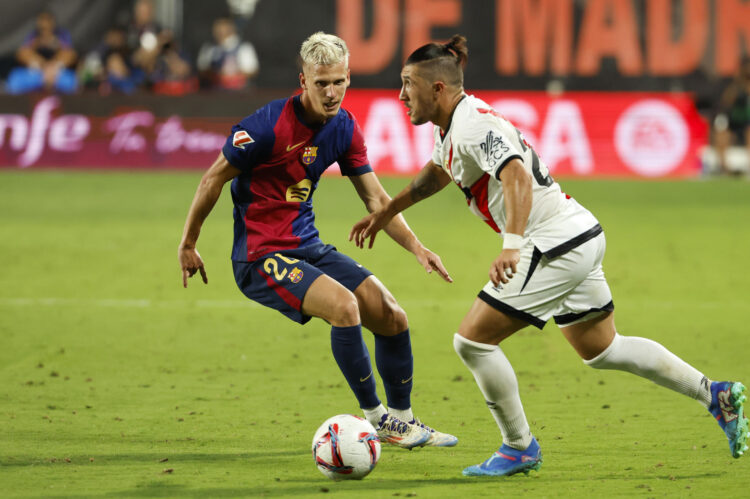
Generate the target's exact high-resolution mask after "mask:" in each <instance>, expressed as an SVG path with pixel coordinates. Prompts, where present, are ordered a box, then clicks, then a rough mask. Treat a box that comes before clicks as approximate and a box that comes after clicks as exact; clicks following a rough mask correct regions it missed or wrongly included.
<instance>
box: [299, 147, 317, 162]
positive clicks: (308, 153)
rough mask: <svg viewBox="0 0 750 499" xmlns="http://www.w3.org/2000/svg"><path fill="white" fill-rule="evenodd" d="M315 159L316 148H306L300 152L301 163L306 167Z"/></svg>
mask: <svg viewBox="0 0 750 499" xmlns="http://www.w3.org/2000/svg"><path fill="white" fill-rule="evenodd" d="M317 157H318V148H317V147H316V146H307V147H305V148H304V149H303V150H302V162H303V163H304V164H306V165H311V164H312V163H313V161H315V158H317Z"/></svg>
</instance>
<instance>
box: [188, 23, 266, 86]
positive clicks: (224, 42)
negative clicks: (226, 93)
mask: <svg viewBox="0 0 750 499" xmlns="http://www.w3.org/2000/svg"><path fill="white" fill-rule="evenodd" d="M213 36H214V43H206V44H204V45H203V46H202V47H201V50H200V53H199V54H198V71H199V72H200V77H201V85H202V86H204V87H208V88H220V89H225V90H239V89H242V88H245V87H246V86H247V84H248V82H249V81H250V80H252V79H253V78H254V77H255V76H256V75H257V74H258V55H257V54H256V53H255V48H254V47H253V45H252V44H251V43H250V42H243V41H242V40H240V37H239V35H238V34H237V29H236V27H235V25H234V22H233V21H232V20H231V19H229V18H226V17H222V18H219V19H216V20H215V21H214V24H213Z"/></svg>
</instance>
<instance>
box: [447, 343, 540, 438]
mask: <svg viewBox="0 0 750 499" xmlns="http://www.w3.org/2000/svg"><path fill="white" fill-rule="evenodd" d="M453 348H455V349H456V353H457V354H458V356H459V357H461V360H462V361H463V362H464V364H466V367H468V368H469V370H470V371H471V373H472V374H473V375H474V379H475V380H476V382H477V385H479V389H480V390H481V391H482V395H484V399H485V400H486V401H487V407H489V409H490V412H491V413H492V416H493V417H494V418H495V421H496V422H497V426H498V427H499V428H500V431H501V432H502V434H503V443H504V444H506V445H509V446H510V447H513V448H515V449H519V450H525V449H526V448H527V447H528V446H529V444H531V438H532V436H531V430H530V429H529V423H528V422H527V421H526V415H525V414H524V412H523V405H521V397H520V395H519V393H518V381H517V380H516V374H515V373H514V372H513V368H512V367H511V365H510V362H508V359H507V358H506V357H505V354H503V351H502V350H500V347H496V346H494V345H487V344H485V343H477V342H476V341H471V340H467V339H466V338H464V337H463V336H461V335H460V334H458V333H457V334H455V335H454V336H453Z"/></svg>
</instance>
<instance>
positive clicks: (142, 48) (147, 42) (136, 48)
mask: <svg viewBox="0 0 750 499" xmlns="http://www.w3.org/2000/svg"><path fill="white" fill-rule="evenodd" d="M161 32H162V29H161V26H160V25H159V23H157V22H156V20H155V18H154V2H153V0H137V1H136V2H135V4H134V5H133V19H132V21H131V23H130V25H129V26H128V33H127V45H128V48H129V49H130V51H131V53H132V54H133V62H134V63H135V65H136V66H138V67H140V68H141V69H143V70H144V71H146V72H150V71H151V70H152V69H153V66H154V64H155V63H156V58H157V57H158V56H159V51H160V40H159V35H160V33H161Z"/></svg>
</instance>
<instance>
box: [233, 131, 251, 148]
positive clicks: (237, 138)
mask: <svg viewBox="0 0 750 499" xmlns="http://www.w3.org/2000/svg"><path fill="white" fill-rule="evenodd" d="M253 142H255V140H253V138H252V137H251V136H250V134H249V133H247V132H246V131H245V130H240V131H238V132H234V137H232V145H233V146H234V147H236V148H237V149H242V150H243V151H244V150H245V146H246V145H248V144H252V143H253Z"/></svg>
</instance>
